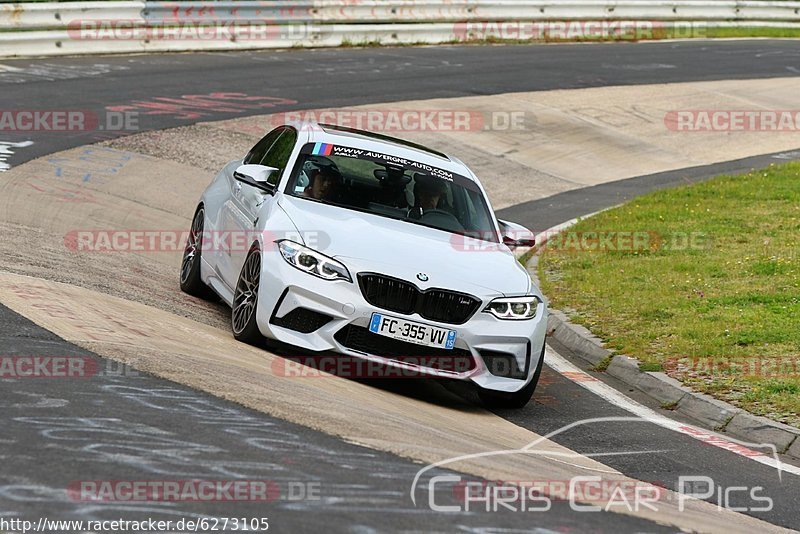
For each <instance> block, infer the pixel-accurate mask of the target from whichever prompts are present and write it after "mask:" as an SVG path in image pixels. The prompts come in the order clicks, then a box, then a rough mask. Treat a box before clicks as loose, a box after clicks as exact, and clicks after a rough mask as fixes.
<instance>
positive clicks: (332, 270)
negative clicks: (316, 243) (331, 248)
mask: <svg viewBox="0 0 800 534" xmlns="http://www.w3.org/2000/svg"><path fill="white" fill-rule="evenodd" d="M277 243H278V248H279V249H280V251H281V255H282V256H283V259H285V260H286V261H287V262H289V263H290V264H291V265H293V266H294V267H297V268H298V269H300V270H301V271H305V272H307V273H308V274H313V275H314V276H318V277H320V278H324V279H325V280H347V281H348V282H352V281H353V279H352V278H350V271H348V270H347V267H345V266H344V265H342V264H341V263H339V262H338V261H336V260H334V259H333V258H329V257H328V256H326V255H325V254H322V253H321V252H317V251H316V250H312V249H310V248H308V247H304V246H303V245H300V244H298V243H295V242H294V241H289V240H286V239H284V240H283V241H278V242H277Z"/></svg>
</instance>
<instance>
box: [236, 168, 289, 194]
mask: <svg viewBox="0 0 800 534" xmlns="http://www.w3.org/2000/svg"><path fill="white" fill-rule="evenodd" d="M278 171H279V169H276V168H275V167H267V166H266V165H240V166H239V167H237V168H236V170H235V171H234V172H233V177H234V179H236V180H237V181H239V182H242V183H243V184H247V185H249V186H252V187H255V188H256V189H260V190H261V191H264V192H265V193H269V194H270V195H274V194H275V190H276V189H277V188H278V183H277V181H275V182H273V181H271V180H270V178H273V177H274V175H275V174H276V173H277V172H278Z"/></svg>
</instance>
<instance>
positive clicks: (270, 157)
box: [261, 128, 297, 185]
mask: <svg viewBox="0 0 800 534" xmlns="http://www.w3.org/2000/svg"><path fill="white" fill-rule="evenodd" d="M296 142H297V132H296V131H295V130H294V128H285V129H284V130H283V134H282V135H281V136H280V137H279V138H278V140H277V141H275V143H274V144H273V145H272V147H270V149H269V150H267V153H266V154H265V155H264V157H263V158H262V160H261V165H266V166H267V167H275V168H276V169H280V172H276V173H274V174H273V175H272V176H273V177H274V182H275V184H274V185H277V183H278V181H279V180H280V177H281V175H282V174H283V171H284V169H286V164H287V163H289V156H291V155H292V149H293V148H294V145H295V143H296ZM272 181H273V178H272V177H271V178H270V182H272Z"/></svg>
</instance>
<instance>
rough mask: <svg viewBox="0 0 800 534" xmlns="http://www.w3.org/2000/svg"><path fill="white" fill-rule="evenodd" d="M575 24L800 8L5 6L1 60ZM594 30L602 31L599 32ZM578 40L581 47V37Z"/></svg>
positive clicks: (754, 4) (572, 2) (708, 4)
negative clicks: (12, 57)
mask: <svg viewBox="0 0 800 534" xmlns="http://www.w3.org/2000/svg"><path fill="white" fill-rule="evenodd" d="M575 21H583V22H585V23H586V25H585V27H586V28H594V29H593V30H592V31H594V32H603V31H605V32H612V31H619V25H620V24H623V23H625V24H629V25H631V27H635V26H636V24H639V27H640V28H645V29H647V25H648V24H649V28H650V29H651V30H653V29H664V28H690V29H691V28H697V27H699V26H698V25H699V24H702V27H704V28H705V27H720V26H726V27H730V26H758V27H765V26H771V27H791V28H795V27H798V28H800V1H762V0H749V1H736V0H672V1H670V0H616V1H615V0H546V1H530V0H273V1H238V2H231V1H219V2H208V1H203V2H162V1H159V2H156V1H143V0H139V1H114V2H109V1H90V2H83V1H75V2H26V3H13V4H0V57H10V56H41V55H67V54H86V53H125V52H147V51H154V52H162V51H186V50H229V49H257V48H286V47H292V46H304V47H310V46H339V45H342V44H348V43H350V44H362V43H382V44H406V43H443V42H456V41H465V40H470V39H480V38H482V37H492V36H494V37H497V38H509V37H510V38H514V34H515V32H516V34H517V35H520V37H522V38H525V37H527V36H528V33H529V34H530V37H535V36H536V35H537V32H539V34H541V35H545V34H547V32H551V31H552V30H553V29H556V30H560V29H561V28H563V27H562V26H559V24H560V23H572V22H575ZM595 23H605V26H604V27H603V28H601V29H597V28H598V27H596V26H591V25H592V24H595ZM614 24H617V29H616V30H615V29H614ZM573 26H574V25H571V26H569V27H570V28H572V27H573ZM509 28H510V29H511V34H510V35H506V36H504V35H503V32H504V31H505V32H506V33H509V32H508V30H509ZM575 31H577V32H578V34H577V35H574V37H577V38H580V37H581V35H580V31H581V30H580V28H579V29H577V30H575ZM520 32H527V33H526V34H525V36H523V35H521V34H520ZM687 36H693V35H687ZM634 38H635V36H634ZM645 38H647V36H646V35H645Z"/></svg>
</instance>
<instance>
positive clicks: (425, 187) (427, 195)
mask: <svg viewBox="0 0 800 534" xmlns="http://www.w3.org/2000/svg"><path fill="white" fill-rule="evenodd" d="M446 194H447V185H445V183H444V181H443V180H442V179H441V178H435V177H433V176H428V175H425V174H417V175H416V176H415V177H414V207H413V208H412V210H411V212H412V214H413V215H415V216H416V217H421V216H422V215H423V214H424V213H425V212H426V211H430V210H435V209H438V208H439V201H440V200H441V198H442V197H443V196H445V195H446Z"/></svg>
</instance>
